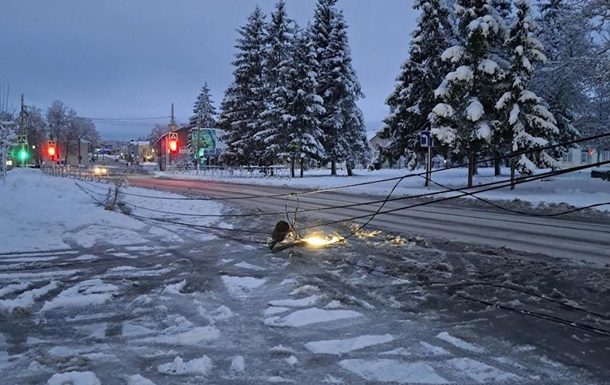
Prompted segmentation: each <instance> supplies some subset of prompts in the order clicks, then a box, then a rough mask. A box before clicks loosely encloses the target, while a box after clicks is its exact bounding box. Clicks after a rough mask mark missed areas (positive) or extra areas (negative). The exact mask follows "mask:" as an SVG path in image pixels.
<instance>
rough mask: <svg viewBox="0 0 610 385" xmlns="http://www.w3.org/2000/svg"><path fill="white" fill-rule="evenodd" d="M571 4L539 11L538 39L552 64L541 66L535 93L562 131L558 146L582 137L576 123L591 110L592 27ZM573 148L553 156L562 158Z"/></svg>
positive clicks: (552, 0)
mask: <svg viewBox="0 0 610 385" xmlns="http://www.w3.org/2000/svg"><path fill="white" fill-rule="evenodd" d="M570 1H571V0H549V1H546V0H543V1H541V2H540V3H539V5H538V8H539V10H540V15H539V17H538V18H537V20H536V21H537V23H538V25H539V26H540V28H539V31H540V32H539V34H538V38H539V40H540V42H541V43H542V45H543V46H544V47H545V52H546V56H547V58H548V61H547V62H546V63H545V64H544V65H540V66H538V68H537V69H536V71H535V73H534V76H533V78H532V85H531V89H532V91H534V92H535V93H536V94H537V95H539V96H541V97H542V98H543V99H544V100H546V102H547V103H548V104H549V110H550V112H551V113H552V114H553V116H554V117H555V119H556V121H557V122H556V123H557V124H556V125H557V128H558V129H559V132H558V134H557V135H555V140H554V141H555V142H557V143H562V142H566V141H570V140H573V139H574V138H576V137H577V136H578V135H579V132H578V130H577V129H576V128H575V127H574V125H573V122H574V121H575V120H576V119H577V117H578V116H579V115H582V114H583V112H584V111H585V110H586V109H587V106H588V103H589V98H588V95H587V83H588V81H587V80H588V79H591V78H592V76H593V73H592V69H593V68H595V65H594V63H593V62H592V58H593V56H594V55H593V45H592V42H591V40H590V37H589V34H590V31H591V26H590V25H589V21H588V20H586V19H585V18H583V17H582V16H581V15H580V13H579V11H578V10H577V9H576V8H575V7H574V5H573V4H571V3H570ZM569 147H570V146H566V147H563V146H562V147H559V148H557V149H555V150H553V151H552V152H551V153H552V154H553V156H555V157H560V156H562V155H563V153H565V152H566V151H567V150H568V148H569Z"/></svg>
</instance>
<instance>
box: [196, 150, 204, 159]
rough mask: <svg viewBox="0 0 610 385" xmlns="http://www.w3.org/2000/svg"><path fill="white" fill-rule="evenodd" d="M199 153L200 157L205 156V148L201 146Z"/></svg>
mask: <svg viewBox="0 0 610 385" xmlns="http://www.w3.org/2000/svg"><path fill="white" fill-rule="evenodd" d="M197 155H199V157H200V158H203V155H204V150H203V148H200V149H199V153H198V154H197Z"/></svg>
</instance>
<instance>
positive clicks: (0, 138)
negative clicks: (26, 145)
mask: <svg viewBox="0 0 610 385" xmlns="http://www.w3.org/2000/svg"><path fill="white" fill-rule="evenodd" d="M8 118H9V114H2V115H0V162H1V164H2V165H1V166H0V167H1V169H0V171H1V172H0V179H4V178H5V177H6V161H7V160H8V159H9V157H10V154H11V146H13V145H14V143H15V139H16V138H17V132H16V127H17V126H16V124H15V122H13V121H12V120H3V119H8Z"/></svg>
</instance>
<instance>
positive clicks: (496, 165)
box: [494, 150, 502, 176]
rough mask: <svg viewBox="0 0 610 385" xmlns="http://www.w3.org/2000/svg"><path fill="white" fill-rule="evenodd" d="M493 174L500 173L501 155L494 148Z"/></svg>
mask: <svg viewBox="0 0 610 385" xmlns="http://www.w3.org/2000/svg"><path fill="white" fill-rule="evenodd" d="M494 169H495V170H494V175H495V176H498V175H502V157H501V156H500V151H497V150H496V158H495V159H494Z"/></svg>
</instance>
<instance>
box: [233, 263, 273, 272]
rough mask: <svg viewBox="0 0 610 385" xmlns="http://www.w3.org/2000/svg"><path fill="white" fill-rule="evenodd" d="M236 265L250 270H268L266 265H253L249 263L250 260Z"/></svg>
mask: <svg viewBox="0 0 610 385" xmlns="http://www.w3.org/2000/svg"><path fill="white" fill-rule="evenodd" d="M235 266H236V267H241V268H243V269H248V270H256V271H261V270H266V269H265V268H264V267H260V266H256V265H253V264H251V263H248V262H240V263H236V264H235Z"/></svg>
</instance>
